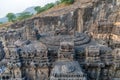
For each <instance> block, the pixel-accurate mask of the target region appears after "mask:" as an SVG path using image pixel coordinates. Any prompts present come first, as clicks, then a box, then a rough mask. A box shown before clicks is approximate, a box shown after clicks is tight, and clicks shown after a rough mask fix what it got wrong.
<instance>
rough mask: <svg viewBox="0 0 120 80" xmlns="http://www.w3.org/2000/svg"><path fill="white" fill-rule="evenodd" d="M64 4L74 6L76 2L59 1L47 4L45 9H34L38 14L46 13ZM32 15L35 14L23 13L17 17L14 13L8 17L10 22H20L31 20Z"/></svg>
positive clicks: (72, 0)
mask: <svg viewBox="0 0 120 80" xmlns="http://www.w3.org/2000/svg"><path fill="white" fill-rule="evenodd" d="M62 3H65V4H72V3H74V0H58V1H56V2H55V3H48V4H46V5H45V6H43V7H41V6H36V7H35V8H34V9H35V11H36V12H37V14H39V13H41V12H44V11H46V10H48V9H50V8H52V7H54V6H56V5H59V4H62ZM32 15H33V14H31V13H30V12H22V13H20V15H19V16H16V15H15V14H14V13H8V14H7V15H6V17H7V18H8V21H9V22H15V21H19V20H23V19H27V18H30V17H31V16H32ZM0 24H2V23H1V22H0Z"/></svg>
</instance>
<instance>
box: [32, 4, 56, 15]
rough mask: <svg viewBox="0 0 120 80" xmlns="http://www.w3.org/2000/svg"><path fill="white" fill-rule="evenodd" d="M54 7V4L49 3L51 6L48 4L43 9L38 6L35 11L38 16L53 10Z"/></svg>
mask: <svg viewBox="0 0 120 80" xmlns="http://www.w3.org/2000/svg"><path fill="white" fill-rule="evenodd" d="M53 6H54V3H49V4H46V5H45V6H43V7H40V6H36V7H35V8H34V9H35V11H37V14H38V13H41V12H43V11H46V10H48V9H50V8H52V7H53Z"/></svg>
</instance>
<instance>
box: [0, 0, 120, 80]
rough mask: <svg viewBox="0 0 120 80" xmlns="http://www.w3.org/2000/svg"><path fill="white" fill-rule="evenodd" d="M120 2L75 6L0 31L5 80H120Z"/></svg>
mask: <svg viewBox="0 0 120 80" xmlns="http://www.w3.org/2000/svg"><path fill="white" fill-rule="evenodd" d="M119 3H120V2H119V0H76V2H75V3H74V4H73V5H70V6H67V7H64V8H60V9H57V10H52V11H50V12H47V13H42V14H41V16H39V15H38V16H36V17H32V18H30V19H27V20H24V21H21V22H16V23H14V24H12V25H10V26H9V27H8V28H3V29H1V30H0V41H1V43H0V79H2V80H16V79H17V80H120V77H119V76H120V48H119V47H120V40H119V38H120V22H119V21H120V20H119V19H120V18H119V17H120V15H119Z"/></svg>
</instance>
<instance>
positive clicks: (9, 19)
mask: <svg viewBox="0 0 120 80" xmlns="http://www.w3.org/2000/svg"><path fill="white" fill-rule="evenodd" d="M6 17H7V18H8V21H9V22H14V21H15V20H16V16H15V14H14V13H8V14H7V15H6Z"/></svg>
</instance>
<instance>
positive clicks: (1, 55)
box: [0, 42, 5, 61]
mask: <svg viewBox="0 0 120 80" xmlns="http://www.w3.org/2000/svg"><path fill="white" fill-rule="evenodd" d="M4 56H5V53H4V50H3V45H2V42H0V61H1V60H2V59H3V58H4Z"/></svg>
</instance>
